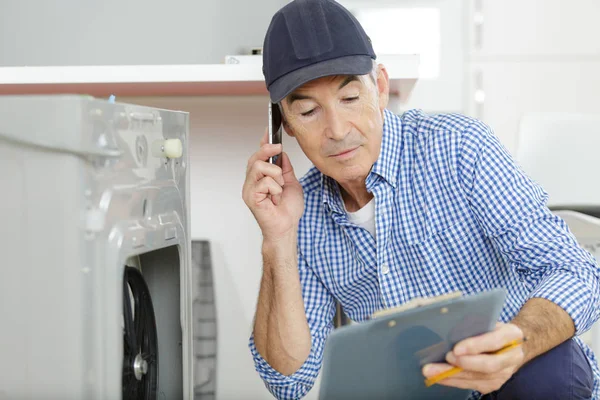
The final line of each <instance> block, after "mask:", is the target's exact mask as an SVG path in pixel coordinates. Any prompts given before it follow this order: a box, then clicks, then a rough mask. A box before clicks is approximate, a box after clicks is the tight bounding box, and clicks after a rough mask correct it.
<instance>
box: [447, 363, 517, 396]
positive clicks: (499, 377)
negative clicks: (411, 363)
mask: <svg viewBox="0 0 600 400" xmlns="http://www.w3.org/2000/svg"><path fill="white" fill-rule="evenodd" d="M512 374H513V372H512V370H511V369H506V370H503V371H500V372H499V373H496V374H479V373H469V372H466V371H463V372H461V373H460V374H456V375H453V376H451V377H449V378H446V379H444V380H442V381H439V382H438V384H439V385H443V386H452V387H457V388H460V389H472V390H478V391H480V392H484V393H489V392H493V391H494V390H498V389H500V388H501V387H502V385H504V383H506V382H507V381H508V380H509V379H510V377H511V376H512Z"/></svg>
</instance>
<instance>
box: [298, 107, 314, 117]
mask: <svg viewBox="0 0 600 400" xmlns="http://www.w3.org/2000/svg"><path fill="white" fill-rule="evenodd" d="M314 112H315V109H314V108H313V109H312V110H310V111H307V112H303V113H301V114H300V115H302V116H303V117H310V116H311V115H313V114H314Z"/></svg>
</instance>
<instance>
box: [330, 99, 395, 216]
mask: <svg viewBox="0 0 600 400" xmlns="http://www.w3.org/2000/svg"><path fill="white" fill-rule="evenodd" d="M401 145H402V122H401V119H400V118H399V117H398V116H397V115H395V114H394V113H392V112H391V111H389V110H387V109H385V110H384V121H383V136H382V139H381V151H380V153H379V158H378V159H377V161H375V164H373V167H372V168H371V172H370V173H369V175H368V176H367V181H366V185H367V190H369V191H372V189H373V187H374V185H375V184H376V183H377V181H378V180H379V179H378V177H381V178H383V179H384V180H385V181H386V182H387V183H389V184H390V185H391V186H392V187H394V188H395V187H396V184H397V177H398V168H399V165H400V150H401ZM321 188H322V193H323V203H324V204H326V205H328V206H329V208H330V209H331V210H332V211H333V212H335V213H338V214H345V211H344V205H343V204H342V196H341V193H340V189H339V186H338V184H337V182H336V181H335V180H334V179H333V178H330V177H328V176H326V175H323V174H321Z"/></svg>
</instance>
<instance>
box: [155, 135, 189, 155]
mask: <svg viewBox="0 0 600 400" xmlns="http://www.w3.org/2000/svg"><path fill="white" fill-rule="evenodd" d="M152 155H153V156H154V157H167V158H180V157H181V156H182V155H183V145H182V144H181V140H180V139H166V140H156V141H154V142H153V143H152Z"/></svg>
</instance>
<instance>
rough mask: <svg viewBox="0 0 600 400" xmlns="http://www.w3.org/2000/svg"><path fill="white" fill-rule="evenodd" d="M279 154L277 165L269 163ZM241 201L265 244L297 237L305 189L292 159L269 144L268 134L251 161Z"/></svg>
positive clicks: (280, 146) (275, 146)
mask: <svg viewBox="0 0 600 400" xmlns="http://www.w3.org/2000/svg"><path fill="white" fill-rule="evenodd" d="M280 153H281V154H280ZM278 154H280V156H279V161H278V162H277V164H272V163H270V162H269V160H270V158H271V157H273V156H276V155H278ZM242 197H243V199H244V202H245V203H246V205H247V206H248V208H250V211H252V214H254V218H256V221H257V222H258V225H259V226H260V229H261V230H262V234H263V239H264V240H265V241H277V240H279V239H281V238H283V237H285V236H287V235H289V234H293V235H295V234H296V230H297V228H298V223H299V221H300V217H301V216H302V213H303V212H304V196H303V193H302V186H301V185H300V182H298V179H297V178H296V176H295V174H294V169H293V168H292V164H291V163H290V159H289V157H288V156H287V154H286V153H284V152H282V145H281V144H270V143H269V131H268V130H267V132H265V135H264V136H263V138H262V140H261V142H260V148H259V150H258V151H257V152H256V153H254V154H253V155H252V156H251V157H250V159H249V160H248V166H247V168H246V181H245V182H244V187H243V189H242Z"/></svg>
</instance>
